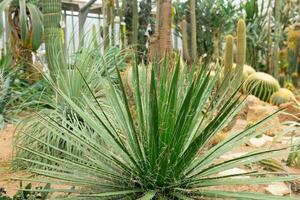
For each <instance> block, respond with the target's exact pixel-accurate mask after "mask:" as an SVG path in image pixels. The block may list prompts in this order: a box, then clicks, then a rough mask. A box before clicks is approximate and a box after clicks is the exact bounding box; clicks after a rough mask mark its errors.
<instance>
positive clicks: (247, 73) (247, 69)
mask: <svg viewBox="0 0 300 200" xmlns="http://www.w3.org/2000/svg"><path fill="white" fill-rule="evenodd" d="M255 72H256V71H255V69H254V68H253V67H251V66H250V65H244V69H243V80H244V81H245V80H246V79H247V78H248V77H249V76H250V75H251V74H254V73H255Z"/></svg>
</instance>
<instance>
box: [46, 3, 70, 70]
mask: <svg viewBox="0 0 300 200" xmlns="http://www.w3.org/2000/svg"><path fill="white" fill-rule="evenodd" d="M41 5H42V11H43V16H44V35H45V46H46V58H47V61H48V65H49V69H50V71H51V70H52V72H53V70H55V68H56V67H55V66H57V63H59V65H60V67H63V66H64V63H65V56H64V48H63V41H62V29H61V27H60V20H61V6H62V5H61V1H59V0H44V1H41Z"/></svg>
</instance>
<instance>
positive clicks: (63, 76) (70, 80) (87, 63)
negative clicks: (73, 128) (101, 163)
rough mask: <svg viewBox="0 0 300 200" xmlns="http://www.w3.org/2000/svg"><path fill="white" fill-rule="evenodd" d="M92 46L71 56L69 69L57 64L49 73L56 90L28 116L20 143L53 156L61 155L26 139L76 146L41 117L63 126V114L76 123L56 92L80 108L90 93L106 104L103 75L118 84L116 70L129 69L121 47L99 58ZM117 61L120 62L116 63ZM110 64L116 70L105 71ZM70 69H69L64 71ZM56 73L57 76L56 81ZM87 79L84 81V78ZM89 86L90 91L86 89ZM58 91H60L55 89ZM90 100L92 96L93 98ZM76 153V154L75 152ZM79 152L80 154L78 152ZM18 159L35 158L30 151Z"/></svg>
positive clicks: (70, 146) (47, 94)
mask: <svg viewBox="0 0 300 200" xmlns="http://www.w3.org/2000/svg"><path fill="white" fill-rule="evenodd" d="M91 46H92V45H90V46H86V47H83V48H82V49H81V52H80V53H77V54H75V55H74V56H71V57H70V58H69V59H68V62H69V63H70V64H69V65H68V66H62V69H63V70H62V69H61V65H60V63H59V62H54V63H56V64H55V65H53V67H54V68H52V69H53V71H50V73H48V74H46V76H45V79H46V82H47V84H48V85H47V86H48V87H50V88H51V89H53V90H50V91H47V92H46V93H45V94H43V95H42V97H41V99H40V102H41V103H42V104H43V105H45V106H44V108H42V109H40V110H39V111H38V112H37V113H34V114H33V115H32V116H28V117H27V119H25V120H23V122H22V123H21V124H20V126H19V131H17V132H18V133H17V135H16V141H15V143H16V144H18V145H19V144H22V145H27V144H28V145H31V147H32V148H34V149H35V150H37V151H40V152H44V151H45V152H48V153H50V154H51V155H57V151H51V150H49V149H47V148H45V146H44V145H41V144H37V143H35V142H34V140H32V138H28V137H25V138H24V135H26V134H27V133H28V134H30V135H31V136H33V137H36V138H39V139H44V140H47V141H48V142H49V143H51V145H55V146H57V147H58V148H61V149H68V150H73V149H74V146H73V145H68V144H69V143H68V142H67V141H66V140H64V139H62V138H61V137H60V136H56V135H55V134H53V132H52V130H51V129H48V126H47V125H46V124H44V123H41V121H40V116H44V115H46V116H51V117H52V118H54V119H56V120H57V121H59V122H60V123H63V121H62V120H61V119H60V117H61V115H63V116H65V117H66V118H67V119H68V120H71V121H73V119H72V118H70V116H71V115H72V114H73V110H72V108H71V107H70V106H69V105H68V104H67V102H66V101H65V100H64V99H63V98H62V97H61V96H60V95H58V93H57V91H56V89H58V90H59V91H62V92H63V93H64V94H65V95H67V96H68V97H69V98H70V99H72V100H73V101H74V102H76V103H77V104H78V105H79V104H80V105H82V106H83V107H86V106H85V105H83V102H82V100H83V99H82V95H84V94H85V95H89V94H91V93H90V91H92V92H93V94H94V95H95V96H96V98H97V101H98V102H101V103H102V102H103V101H104V99H103V89H104V87H105V85H103V83H102V81H101V77H102V76H109V77H110V78H111V80H112V81H113V82H114V83H116V82H117V74H116V71H115V70H114V69H112V68H113V67H114V66H115V65H114V63H117V65H118V67H119V69H122V68H124V67H125V64H124V53H122V52H121V51H120V50H119V49H118V48H114V47H112V48H109V49H107V51H106V52H105V53H104V54H102V55H101V56H100V55H99V49H98V48H100V47H98V48H97V49H93V48H91ZM116 60H117V61H116ZM105 65H109V66H112V68H104V67H103V66H105ZM64 69H67V70H64ZM53 74H55V79H53V78H52V77H53ZM82 77H84V79H82ZM86 84H88V85H89V88H87V87H85V85H86ZM54 88H56V89H54ZM89 97H92V96H91V95H90V96H89ZM95 103H96V102H93V104H94V106H96V104H95ZM76 120H80V124H78V126H80V125H81V124H82V122H83V120H82V119H81V118H80V117H78V118H77V119H76ZM75 151H76V150H74V151H73V153H74V152H75ZM76 152H77V153H78V151H76ZM16 154H17V156H22V157H29V158H31V157H33V155H32V154H28V153H27V152H26V151H22V150H18V151H16ZM15 164H16V165H15V168H17V169H19V168H23V167H24V165H23V164H22V165H19V163H18V162H16V163H15Z"/></svg>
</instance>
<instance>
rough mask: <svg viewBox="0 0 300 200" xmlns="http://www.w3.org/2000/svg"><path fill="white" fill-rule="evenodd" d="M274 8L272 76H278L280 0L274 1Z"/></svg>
mask: <svg viewBox="0 0 300 200" xmlns="http://www.w3.org/2000/svg"><path fill="white" fill-rule="evenodd" d="M274 9H275V33H274V35H275V41H274V51H273V67H272V68H273V70H272V71H273V76H274V77H275V78H278V52H279V43H280V17H281V16H280V9H281V0H275V2H274Z"/></svg>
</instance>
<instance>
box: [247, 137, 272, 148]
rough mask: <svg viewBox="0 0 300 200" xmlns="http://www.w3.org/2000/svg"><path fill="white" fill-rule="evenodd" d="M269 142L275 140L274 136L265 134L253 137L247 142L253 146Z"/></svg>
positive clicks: (260, 145)
mask: <svg viewBox="0 0 300 200" xmlns="http://www.w3.org/2000/svg"><path fill="white" fill-rule="evenodd" d="M269 142H273V138H272V137H270V136H267V135H264V134H263V135H262V136H261V137H259V138H256V137H255V138H251V139H250V140H249V142H248V143H247V144H248V145H249V146H252V147H262V146H264V145H265V144H267V143H269Z"/></svg>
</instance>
